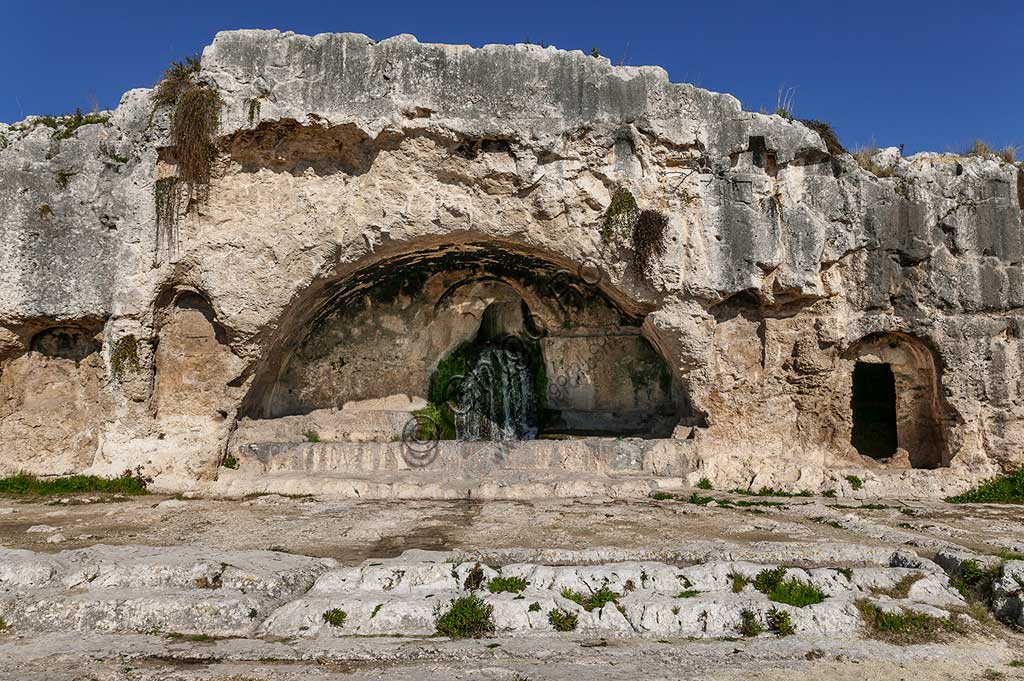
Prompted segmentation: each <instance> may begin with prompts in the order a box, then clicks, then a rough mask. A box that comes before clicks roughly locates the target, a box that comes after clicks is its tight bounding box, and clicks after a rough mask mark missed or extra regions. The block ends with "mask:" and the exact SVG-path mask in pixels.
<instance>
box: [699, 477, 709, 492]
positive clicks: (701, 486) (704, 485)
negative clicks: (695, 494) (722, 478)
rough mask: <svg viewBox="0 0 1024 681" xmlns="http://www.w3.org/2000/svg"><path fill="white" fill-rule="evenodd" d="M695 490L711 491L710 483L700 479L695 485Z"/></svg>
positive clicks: (705, 479)
mask: <svg viewBox="0 0 1024 681" xmlns="http://www.w3.org/2000/svg"><path fill="white" fill-rule="evenodd" d="M697 489H704V490H708V489H711V481H710V480H708V479H707V478H701V479H700V482H698V483H697Z"/></svg>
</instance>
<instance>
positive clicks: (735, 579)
mask: <svg viewBox="0 0 1024 681" xmlns="http://www.w3.org/2000/svg"><path fill="white" fill-rule="evenodd" d="M729 576H730V577H731V578H732V592H733V593H734V594H738V593H739V592H741V591H743V590H744V589H745V588H747V584H749V583H750V582H748V581H747V578H746V577H744V576H743V575H739V574H736V573H733V574H731V575H729Z"/></svg>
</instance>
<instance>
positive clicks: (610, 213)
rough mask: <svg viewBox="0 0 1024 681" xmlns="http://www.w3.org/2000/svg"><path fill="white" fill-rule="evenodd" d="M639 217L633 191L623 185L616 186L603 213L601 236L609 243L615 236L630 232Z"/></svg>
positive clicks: (623, 235) (638, 208)
mask: <svg viewBox="0 0 1024 681" xmlns="http://www.w3.org/2000/svg"><path fill="white" fill-rule="evenodd" d="M639 217H640V207H639V206H638V205H637V203H636V199H635V198H634V197H633V193H632V192H631V191H629V190H628V189H626V188H625V187H616V188H615V191H613V192H612V200H611V201H610V202H609V204H608V208H607V210H605V213H604V224H603V225H602V227H601V238H602V239H603V240H604V241H605V242H606V243H609V242H611V241H614V240H615V239H616V238H619V237H625V236H627V235H629V234H631V233H632V232H633V229H634V226H635V225H636V221H637V219H638V218H639Z"/></svg>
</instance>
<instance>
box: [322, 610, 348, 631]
mask: <svg viewBox="0 0 1024 681" xmlns="http://www.w3.org/2000/svg"><path fill="white" fill-rule="evenodd" d="M320 617H321V618H322V619H323V621H324V623H325V624H329V625H331V626H332V627H343V626H345V620H347V619H348V613H346V612H345V611H344V610H339V609H338V608H331V609H330V610H327V611H325V612H324V614H323V615H321V616H320Z"/></svg>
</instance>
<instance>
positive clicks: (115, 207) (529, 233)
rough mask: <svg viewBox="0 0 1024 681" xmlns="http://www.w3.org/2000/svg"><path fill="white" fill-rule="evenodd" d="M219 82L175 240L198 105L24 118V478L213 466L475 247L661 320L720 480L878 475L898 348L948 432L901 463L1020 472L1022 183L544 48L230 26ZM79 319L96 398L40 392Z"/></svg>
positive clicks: (20, 291)
mask: <svg viewBox="0 0 1024 681" xmlns="http://www.w3.org/2000/svg"><path fill="white" fill-rule="evenodd" d="M198 78H199V79H201V80H202V81H204V82H206V83H208V84H210V85H212V86H214V87H216V89H217V91H218V92H219V93H220V95H221V97H222V99H223V102H224V106H223V115H222V122H221V127H220V131H219V133H220V144H221V150H222V153H221V154H220V156H219V157H218V159H217V162H216V163H215V167H214V174H213V180H212V182H211V185H210V187H209V192H208V197H207V198H206V200H205V201H200V202H196V203H195V205H193V206H192V210H190V211H189V212H188V213H187V214H184V213H183V214H181V215H180V216H179V217H178V219H177V220H176V221H175V222H173V223H172V224H160V225H159V226H158V220H157V204H158V194H159V190H158V189H157V184H156V183H157V180H159V179H163V178H168V177H173V176H175V175H176V174H177V173H178V170H177V168H176V166H175V164H174V154H173V150H172V149H171V148H170V147H171V142H170V138H169V134H168V129H169V116H170V112H169V111H168V110H166V109H160V108H156V109H154V105H153V102H152V99H151V92H150V91H148V90H134V91H131V92H129V93H127V94H126V95H125V96H124V98H123V100H122V102H121V104H120V106H119V107H118V108H117V109H116V110H115V111H113V112H111V113H110V117H109V120H107V121H106V122H105V123H102V124H94V125H85V126H82V127H80V128H78V129H77V130H75V131H73V132H72V133H70V134H64V133H63V132H62V130H63V128H61V127H60V126H59V125H58V127H57V129H56V130H55V129H53V128H51V127H49V126H48V125H46V124H44V123H42V122H40V120H39V119H28V120H27V121H23V122H21V123H18V124H15V125H12V126H4V125H0V135H2V137H0V147H3V148H2V149H0V230H2V234H0V237H2V238H0V386H3V393H0V399H2V400H4V401H3V403H2V404H0V468H2V469H3V470H5V471H14V470H20V469H25V470H32V471H35V472H40V473H57V472H67V471H69V470H83V469H90V470H94V471H97V472H106V473H116V472H120V471H121V470H123V469H124V468H135V467H136V466H141V467H142V468H143V469H144V470H146V471H148V472H149V473H150V474H154V475H157V477H158V481H159V482H160V483H161V484H164V485H166V486H169V487H178V488H181V487H187V486H192V485H194V484H196V483H197V481H200V480H207V479H209V478H211V477H213V476H215V475H216V466H217V463H218V461H219V458H220V456H221V455H222V454H223V451H224V447H225V446H226V443H227V440H228V437H229V436H230V433H231V431H232V429H233V428H234V424H235V422H236V420H237V419H238V418H239V417H240V416H242V415H251V413H250V409H249V407H250V405H252V404H254V403H257V402H260V401H261V400H262V399H263V397H264V396H265V395H266V394H267V391H268V390H271V389H272V388H273V386H274V385H275V384H276V382H277V381H278V379H279V378H280V376H281V375H282V372H284V371H285V369H286V368H287V366H288V363H289V361H290V358H292V357H293V356H294V354H295V351H296V349H297V348H299V347H300V345H301V344H302V343H303V342H304V341H305V340H306V339H307V337H308V336H309V334H310V331H311V329H314V328H316V326H317V324H318V323H319V322H320V321H321V320H322V319H323V318H325V317H327V316H330V315H332V314H335V315H336V314H338V313H341V314H345V313H347V312H349V311H350V309H349V307H348V305H349V303H350V302H351V301H352V300H353V296H358V294H359V293H360V291H363V290H364V289H365V287H366V286H368V285H370V284H371V283H372V282H373V281H374V280H375V277H379V276H381V273H383V272H388V271H390V272H392V273H394V272H395V271H397V272H398V273H399V275H401V276H404V275H405V274H408V275H409V277H410V281H412V280H415V278H416V277H415V276H414V275H415V273H414V270H415V269H416V267H419V266H420V265H421V264H422V262H424V261H425V260H429V259H430V258H431V257H435V256H437V255H438V254H442V255H443V254H446V253H447V254H451V253H460V252H466V249H467V247H468V245H469V244H478V245H479V244H484V245H486V246H487V248H489V249H492V250H493V251H495V252H498V253H504V254H507V261H508V262H519V261H521V260H524V259H526V260H529V261H530V262H533V263H539V264H540V265H538V266H536V267H535V268H534V270H535V276H536V278H537V280H538V281H541V282H544V281H548V282H550V281H551V280H552V277H557V276H558V274H557V273H558V272H559V271H560V270H567V271H570V272H574V273H577V274H578V273H580V271H581V269H582V268H588V269H589V270H590V271H594V272H597V273H598V275H597V276H595V277H593V278H591V277H590V276H585V277H583V279H585V280H586V282H587V283H586V285H587V286H593V287H594V288H595V289H596V290H598V291H599V293H600V295H601V296H602V297H603V298H605V299H607V300H609V301H612V302H613V303H614V305H615V306H617V307H618V308H619V309H620V310H621V311H622V313H623V314H625V315H627V316H629V317H631V318H633V319H635V320H636V321H637V324H639V325H640V328H641V330H642V333H643V335H644V337H645V338H646V339H647V340H648V341H649V342H650V343H651V344H652V345H653V346H654V347H655V348H657V349H658V350H659V351H660V352H661V354H662V356H663V357H664V358H665V360H666V362H667V363H668V365H669V367H670V369H671V370H672V373H673V379H674V382H675V383H676V386H677V388H678V389H679V390H681V391H682V392H683V393H684V394H685V402H686V403H687V404H688V405H690V406H692V410H693V411H694V413H697V414H699V415H700V419H698V420H696V421H693V420H691V421H688V422H689V423H697V425H699V426H700V427H699V428H698V429H697V431H696V432H695V433H693V435H694V436H695V437H696V438H697V440H698V445H700V444H701V443H706V446H701V447H699V450H700V451H701V452H702V453H701V454H700V455H699V456H697V458H695V459H694V460H691V461H689V465H690V466H691V468H692V469H693V470H695V471H696V470H700V471H704V472H706V473H707V474H709V475H711V476H712V477H716V476H717V479H720V480H722V481H723V484H731V483H733V482H735V481H744V482H751V480H752V479H757V480H760V481H763V482H772V483H778V484H787V483H794V482H795V481H800V484H802V485H805V486H808V487H813V486H814V485H815V484H817V483H816V482H815V478H814V474H811V473H808V472H807V471H808V470H810V469H812V468H814V467H817V468H818V469H820V468H822V467H828V466H833V467H834V466H845V467H858V466H860V467H865V466H867V467H873V468H876V469H877V468H878V466H879V464H877V463H876V462H874V461H872V460H869V459H866V458H865V457H861V456H859V455H858V454H857V453H856V451H855V450H854V449H853V447H852V446H851V444H850V441H851V428H852V415H851V407H850V401H851V390H852V388H851V384H852V379H851V372H852V369H853V365H854V362H856V361H858V360H862V361H885V362H892V363H893V364H892V366H894V371H895V372H896V373H899V371H900V369H899V367H900V366H903V365H900V362H903V361H904V360H902V359H896V360H887V359H884V358H883V357H881V356H880V355H879V354H878V353H879V349H878V347H876V346H878V344H879V343H881V342H882V341H881V340H880V339H884V340H885V342H886V343H893V344H895V345H896V347H895V348H890V349H891V350H892V351H893V356H894V357H898V358H905V357H915V358H917V359H914V360H913V362H910V360H906V362H904V364H905V366H906V367H909V368H907V369H906V370H905V371H904V373H905V374H910V375H917V376H919V377H921V378H920V380H917V381H913V382H912V391H913V395H914V399H913V400H912V404H911V405H910V406H908V407H900V409H901V414H903V416H901V419H903V420H904V421H905V422H908V423H909V422H910V421H907V418H910V417H906V414H909V413H913V414H917V413H920V414H922V416H920V417H916V416H915V417H914V418H915V419H917V420H915V421H914V423H915V424H920V423H929V424H932V425H930V426H929V428H930V429H931V431H933V435H932V436H931V437H930V438H923V439H922V438H918V439H916V440H915V442H917V441H927V442H929V443H930V444H928V445H927V448H930V449H929V451H928V452H926V453H924V454H922V453H920V452H917V451H908V452H907V455H906V456H903V455H902V454H901V455H900V456H898V457H896V458H895V459H894V460H893V461H892V462H890V463H889V464H888V465H889V467H890V468H900V467H902V466H907V465H911V464H914V465H926V467H927V466H932V465H949V466H952V467H953V473H952V474H953V475H957V476H961V477H962V478H963V479H964V480H966V479H968V478H971V477H977V476H979V475H986V474H991V473H993V472H995V471H997V470H1000V469H1009V468H1012V467H1015V466H1019V465H1021V463H1024V449H1022V447H1021V445H1020V444H1019V443H1020V442H1021V436H1022V435H1024V432H1022V431H1024V428H1022V425H1021V424H1022V421H1021V417H1022V415H1024V408H1022V406H1021V382H1020V373H1021V366H1022V363H1021V352H1022V349H1021V341H1020V335H1021V331H1020V329H1021V321H1022V317H1021V316H1020V315H1019V314H1018V310H1019V309H1020V307H1021V304H1022V299H1024V285H1022V269H1021V261H1022V250H1024V245H1022V239H1024V229H1022V217H1021V216H1022V212H1021V199H1022V194H1024V174H1022V171H1021V170H1020V169H1019V168H1017V167H1015V166H1013V165H1010V164H1007V163H1005V162H1001V161H999V160H998V159H995V158H981V157H970V158H963V157H957V156H954V155H949V154H946V155H937V154H918V155H916V156H913V157H910V158H906V159H904V158H900V157H899V155H898V153H895V150H890V151H888V152H886V153H885V154H882V155H880V156H879V157H876V160H877V162H878V163H879V164H880V165H882V166H883V167H884V168H886V174H890V175H891V176H890V177H884V178H883V177H876V176H875V175H873V174H871V173H869V172H866V171H865V170H863V169H862V168H861V167H860V166H859V165H858V164H857V163H856V162H855V160H854V159H853V158H852V157H851V156H849V155H848V154H840V153H837V154H832V153H830V152H829V150H828V149H827V147H826V146H825V144H824V143H823V141H822V140H821V138H820V137H819V136H818V134H817V133H815V132H813V131H812V130H811V129H810V128H808V127H806V126H805V125H803V124H801V123H799V122H796V121H790V120H787V119H785V118H782V117H779V116H768V115H762V114H757V113H751V112H747V111H743V110H742V109H741V107H740V103H739V102H738V101H737V100H736V99H735V98H733V97H731V96H728V95H723V94H716V93H711V92H708V91H705V90H701V89H698V88H695V87H693V86H690V85H686V84H674V83H670V82H669V80H668V77H667V74H666V73H665V72H664V71H663V70H662V69H659V68H655V67H641V68H635V67H612V66H611V65H610V64H609V62H608V61H607V60H606V59H603V58H591V57H587V56H585V55H583V54H581V53H578V52H563V51H559V50H555V49H553V48H543V49H542V48H539V47H536V46H527V45H516V46H503V45H496V46H487V47H484V48H480V49H473V48H469V47H465V46H449V45H425V44H420V43H418V42H416V41H415V39H414V38H412V37H410V36H398V37H395V38H391V39H389V40H385V41H382V42H379V43H377V42H374V41H372V40H370V39H368V38H366V37H365V36H361V35H356V34H322V35H318V36H314V37H307V36H297V35H293V34H282V33H279V32H276V31H234V32H228V33H221V34H219V35H218V36H217V38H216V39H215V41H214V43H213V44H212V45H211V46H209V47H208V48H207V49H206V50H205V52H204V54H203V61H202V70H201V72H200V74H199V76H198ZM618 185H622V186H625V187H627V188H628V189H629V190H630V191H631V192H632V194H633V195H634V196H635V197H636V200H637V202H638V204H639V205H640V207H641V208H650V209H654V210H658V211H660V212H662V213H664V214H665V215H667V216H668V219H669V221H668V227H667V238H666V242H665V244H666V252H665V253H664V255H662V256H661V257H660V258H659V259H658V262H657V266H656V267H655V269H654V272H653V273H652V274H651V275H650V276H648V277H645V276H642V273H640V272H639V271H638V269H637V267H636V266H635V265H634V253H633V247H632V244H631V243H630V241H629V239H628V237H627V238H617V237H613V238H611V239H609V238H607V237H606V236H603V235H602V225H603V222H604V221H603V216H604V213H605V211H606V209H607V207H608V205H609V201H610V197H611V194H612V192H613V190H614V188H615V187H616V186H618ZM164 222H166V221H164ZM498 261H499V263H498V264H501V263H502V262H504V260H503V259H501V258H499V259H498ZM498 264H495V263H487V262H481V263H479V269H480V271H481V273H482V274H484V275H486V274H491V275H494V274H495V269H496V268H498ZM389 268H390V269H389ZM500 274H501V273H500V272H498V274H497V275H495V276H497V278H499V279H500V278H501V276H500ZM183 296H185V297H186V299H185V303H184V304H179V303H181V301H182V297H183ZM197 300H198V301H200V302H196V301H197ZM189 301H191V302H189ZM64 328H72V329H79V330H82V333H86V332H87V331H89V330H91V331H92V332H94V333H98V347H99V349H98V350H97V352H95V353H93V354H91V355H89V356H88V357H86V358H84V359H81V360H64V359H61V360H60V361H62V362H64V361H72V362H73V363H74V367H73V369H72V368H71V367H70V366H69V368H68V370H67V371H65V370H63V369H61V370H60V371H61V372H63V373H62V374H61V375H62V376H66V377H67V378H66V379H62V380H66V381H67V382H68V385H69V387H68V390H66V391H65V390H60V391H55V392H57V393H59V394H55V395H54V397H53V398H52V399H48V400H40V399H26V398H25V396H24V395H25V394H26V393H33V392H36V390H35V389H33V388H31V386H32V383H31V381H39V380H40V377H45V376H48V374H46V373H45V371H51V369H45V371H37V370H35V369H33V368H31V367H35V366H36V365H37V364H40V363H43V364H46V363H54V362H57V360H50V359H47V357H48V356H47V355H45V353H41V352H40V350H39V344H40V340H39V338H40V336H39V334H40V333H53V332H54V330H55V329H64ZM129 336H130V337H132V340H131V341H125V340H124V339H127V338H128V337H129ZM119 344H120V345H119ZM129 346H130V347H131V348H132V349H133V353H132V354H131V357H132V360H131V361H129V362H124V361H120V360H119V358H120V355H119V354H118V353H117V352H115V350H116V348H118V347H123V348H128V347H129ZM872 353H874V354H872ZM121 359H123V358H121ZM421 359H423V360H424V362H426V361H427V358H421ZM436 359H437V358H434V361H436ZM907 362H910V363H909V364H908V363H907ZM54 370H56V369H54ZM54 381H56V379H54V380H53V381H51V380H50V379H45V380H43V385H44V386H54V385H56V383H55V382H54ZM368 383H370V384H372V377H371V379H370V380H369V381H368ZM387 392H388V391H386V390H383V388H382V394H381V395H379V396H380V397H383V396H385V395H386V394H387ZM905 392H906V391H904V393H905ZM83 395H86V396H85V397H83ZM358 397H360V398H363V397H366V394H363V393H362V392H361V393H360V394H359V395H358ZM901 399H902V398H901ZM86 403H87V404H88V408H85V407H81V408H80V405H84V404H86ZM922 405H924V406H922ZM321 406H323V407H329V406H331V405H326V404H325V405H321ZM64 413H68V414H72V413H73V414H74V416H73V417H68V418H60V417H56V418H54V415H59V414H64ZM904 417H906V418H904ZM58 422H59V423H58ZM915 427H916V426H915ZM29 428H30V429H29ZM55 441H57V442H59V441H67V442H68V445H67V447H66V448H64V449H62V448H61V447H60V446H59V445H54V444H52V443H53V442H55ZM759 475H760V477H758V476H759ZM819 479H820V476H819Z"/></svg>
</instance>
